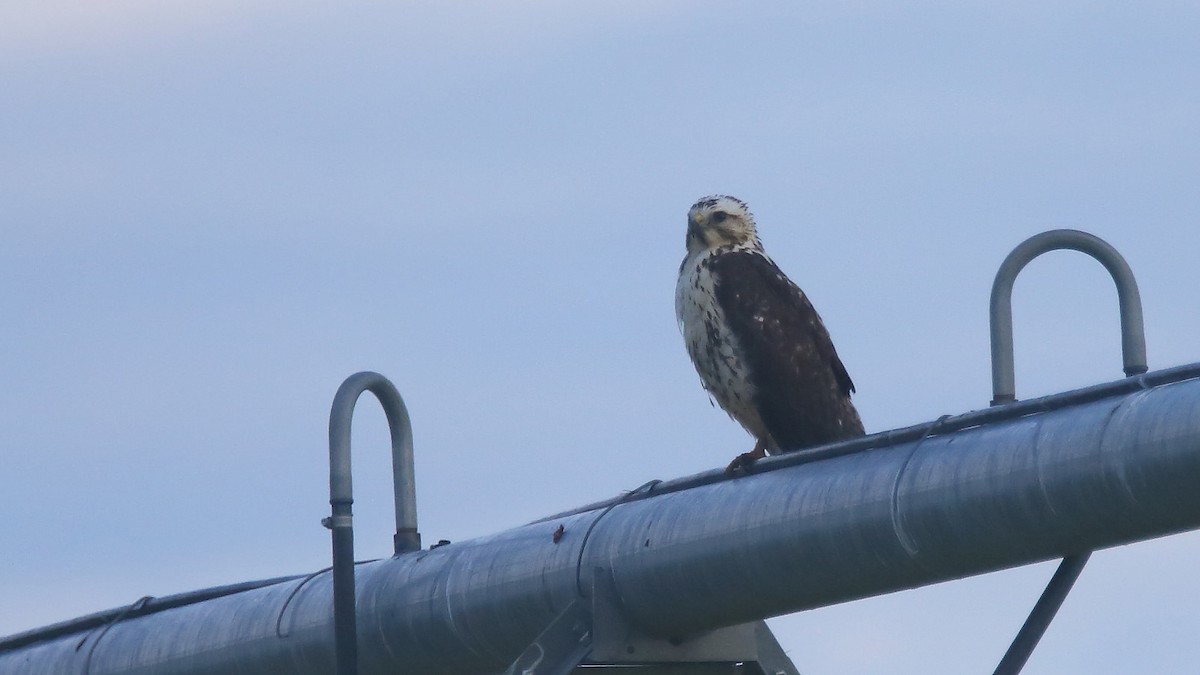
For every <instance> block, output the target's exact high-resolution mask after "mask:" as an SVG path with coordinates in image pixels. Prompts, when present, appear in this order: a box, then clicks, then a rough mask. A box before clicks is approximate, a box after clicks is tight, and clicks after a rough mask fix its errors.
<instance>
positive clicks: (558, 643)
mask: <svg viewBox="0 0 1200 675" xmlns="http://www.w3.org/2000/svg"><path fill="white" fill-rule="evenodd" d="M591 624H592V621H591V617H590V616H588V612H587V610H586V609H585V608H584V607H583V606H582V605H580V604H579V602H578V601H576V602H572V603H571V604H569V605H567V608H566V609H564V610H563V611H562V612H561V613H560V614H559V615H558V616H557V617H556V618H555V619H554V621H551V622H550V625H549V626H546V630H544V631H542V634H541V635H539V636H538V637H537V639H536V640H534V641H533V643H532V644H530V645H529V646H528V647H526V648H525V651H523V652H521V655H520V656H518V657H517V660H516V661H513V663H512V665H511V666H509V667H508V669H507V670H505V671H504V675H567V673H570V672H571V671H573V670H575V667H576V666H578V665H579V664H580V663H582V662H583V660H584V659H585V658H587V655H588V652H589V651H591V648H592V627H591Z"/></svg>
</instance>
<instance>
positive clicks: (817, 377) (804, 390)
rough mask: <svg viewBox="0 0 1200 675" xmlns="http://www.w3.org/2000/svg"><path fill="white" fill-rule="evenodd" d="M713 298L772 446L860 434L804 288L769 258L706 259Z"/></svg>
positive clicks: (838, 365)
mask: <svg viewBox="0 0 1200 675" xmlns="http://www.w3.org/2000/svg"><path fill="white" fill-rule="evenodd" d="M711 264H712V270H713V272H714V274H715V275H716V280H717V283H716V289H715V290H716V296H717V302H718V303H720V305H721V308H722V310H723V311H724V314H725V319H726V321H727V322H728V323H729V328H730V330H731V331H732V332H733V334H734V335H735V336H736V337H737V339H738V343H739V344H740V345H741V347H742V349H743V351H744V352H745V357H746V363H747V365H748V367H749V369H750V373H751V376H752V379H753V382H754V385H755V387H756V389H757V394H756V397H755V403H756V405H757V407H758V410H759V414H760V415H761V416H762V419H763V422H764V423H765V424H766V426H767V429H768V431H770V433H771V436H772V437H773V439H774V440H775V443H776V444H777V445H778V446H779V449H783V450H792V449H796V448H802V447H807V446H811V445H819V444H822V443H829V442H832V441H836V440H841V439H844V438H851V437H854V436H861V435H862V434H863V425H862V421H861V420H860V419H859V417H858V412H857V411H856V410H855V409H854V405H853V404H852V403H850V393H851V392H853V391H854V382H853V381H851V379H850V375H849V373H847V372H846V367H845V366H844V365H842V361H841V359H839V358H838V355H837V350H835V349H834V347H833V341H832V340H831V339H830V338H829V332H828V331H826V330H825V325H824V324H823V323H822V322H821V317H820V316H819V315H818V314H817V311H816V310H815V309H813V306H812V303H810V302H809V301H808V298H807V297H806V296H805V295H804V293H803V292H802V291H801V290H800V289H799V288H798V287H797V286H796V284H794V283H792V282H791V280H790V279H788V278H787V276H785V275H784V273H783V272H782V271H780V269H779V268H778V267H777V266H776V265H775V263H773V262H771V261H770V260H769V259H768V258H766V257H764V256H761V255H757V254H754V253H741V252H739V253H728V254H725V255H721V256H717V257H716V258H714V259H713V260H712V263H711Z"/></svg>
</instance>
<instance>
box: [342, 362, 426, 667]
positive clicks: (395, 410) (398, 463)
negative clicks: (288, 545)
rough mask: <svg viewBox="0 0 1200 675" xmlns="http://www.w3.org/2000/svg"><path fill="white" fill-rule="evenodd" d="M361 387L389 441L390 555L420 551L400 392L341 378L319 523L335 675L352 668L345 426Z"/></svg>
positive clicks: (383, 382)
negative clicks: (326, 557) (378, 410)
mask: <svg viewBox="0 0 1200 675" xmlns="http://www.w3.org/2000/svg"><path fill="white" fill-rule="evenodd" d="M364 391H369V392H371V393H372V394H375V398H377V399H379V403H380V405H382V406H383V412H384V414H385V415H387V421H388V428H389V430H390V432H391V440H392V484H393V485H392V487H393V492H394V499H395V502H394V506H395V510H396V534H395V536H394V537H393V538H392V545H393V548H394V550H395V552H396V555H400V554H401V553H407V552H409V551H416V550H420V548H421V535H420V533H419V532H418V531H417V495H416V479H415V476H414V471H413V447H412V422H411V421H410V420H409V417H408V408H407V407H405V405H404V399H403V398H401V397H400V392H398V391H396V387H395V386H394V385H393V384H392V383H391V382H390V381H388V379H387V378H386V377H384V376H383V375H380V374H379V373H373V372H368V371H364V372H360V373H355V374H354V375H351V376H350V377H348V378H346V381H345V382H342V386H340V387H338V390H337V394H335V395H334V397H333V407H332V409H331V410H330V412H329V504H330V506H331V509H332V513H331V514H330V516H329V517H328V518H325V519H323V520H322V521H321V524H322V525H324V526H325V527H327V528H329V529H330V531H331V534H332V537H333V619H334V620H333V626H334V644H335V650H336V652H337V672H338V675H356V674H357V672H358V622H357V618H356V614H355V592H354V522H353V518H354V517H353V512H352V511H353V509H352V505H353V504H354V488H353V485H352V482H351V470H350V429H351V425H352V422H353V419H354V406H355V405H356V404H357V403H358V398H359V396H361V395H362V393H363V392H364Z"/></svg>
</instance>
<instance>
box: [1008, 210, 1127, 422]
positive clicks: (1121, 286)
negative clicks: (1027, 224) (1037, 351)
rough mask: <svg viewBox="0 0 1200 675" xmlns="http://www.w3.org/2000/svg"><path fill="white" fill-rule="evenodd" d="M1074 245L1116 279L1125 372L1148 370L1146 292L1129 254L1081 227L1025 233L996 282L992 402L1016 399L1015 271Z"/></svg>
mask: <svg viewBox="0 0 1200 675" xmlns="http://www.w3.org/2000/svg"><path fill="white" fill-rule="evenodd" d="M1061 249H1070V250H1073V251H1079V252H1080V253H1086V254H1088V255H1089V256H1091V257H1092V258H1094V259H1096V260H1097V261H1098V262H1099V263H1100V264H1101V265H1104V268H1105V269H1107V270H1108V273H1109V274H1110V275H1112V278H1113V282H1114V283H1116V285H1117V302H1118V304H1119V306H1120V311H1121V354H1122V357H1123V359H1124V362H1125V363H1124V366H1125V374H1126V375H1128V376H1132V375H1141V374H1142V373H1144V372H1146V331H1145V328H1144V326H1143V321H1142V298H1141V295H1140V294H1139V293H1138V287H1137V281H1135V280H1134V278H1133V271H1132V270H1131V269H1130V268H1129V264H1128V263H1126V262H1125V258H1124V257H1122V256H1121V254H1120V253H1118V252H1117V249H1115V248H1113V247H1112V246H1110V245H1109V244H1108V242H1106V241H1104V240H1103V239H1101V238H1099V237H1097V236H1095V235H1092V234H1088V233H1087V232H1080V231H1079V230H1050V231H1049V232H1043V233H1041V234H1038V235H1034V236H1032V237H1030V238H1029V239H1026V240H1025V241H1024V242H1022V243H1021V244H1020V245H1019V246H1017V247H1016V248H1014V249H1013V250H1012V253H1009V254H1008V257H1007V258H1005V259H1004V262H1003V263H1001V265H1000V270H999V271H998V272H996V280H995V281H994V282H992V301H991V332H992V405H1000V404H1003V403H1009V402H1011V401H1015V400H1016V382H1015V380H1016V376H1015V375H1014V369H1013V328H1012V292H1013V283H1014V282H1015V281H1016V280H1017V275H1018V274H1019V273H1020V272H1021V270H1022V269H1024V268H1025V265H1027V264H1029V261H1031V260H1033V259H1034V258H1036V257H1038V256H1039V255H1041V254H1043V253H1046V252H1048V251H1056V250H1061Z"/></svg>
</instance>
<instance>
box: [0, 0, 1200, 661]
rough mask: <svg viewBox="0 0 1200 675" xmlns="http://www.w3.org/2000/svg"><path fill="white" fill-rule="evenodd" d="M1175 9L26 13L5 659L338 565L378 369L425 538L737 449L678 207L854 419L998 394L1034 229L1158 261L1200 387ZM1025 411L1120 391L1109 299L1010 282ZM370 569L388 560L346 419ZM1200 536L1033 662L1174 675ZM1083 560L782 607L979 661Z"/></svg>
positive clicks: (1187, 141) (17, 172)
mask: <svg viewBox="0 0 1200 675" xmlns="http://www.w3.org/2000/svg"><path fill="white" fill-rule="evenodd" d="M1197 35H1200V8H1197V7H1196V6H1195V5H1194V4H1192V3H1183V2H1141V3H1125V4H1114V3H1108V4H1105V5H1097V4H1096V3H1085V2H1060V3H1053V2H1052V3H1045V2H1039V3H1035V2H1004V3H956V2H906V3H864V2H847V3H836V4H835V3H829V4H824V5H815V4H812V3H788V2H775V3H736V4H734V3H717V2H690V3H684V2H657V3H653V4H652V5H651V3H645V2H633V1H624V2H610V3H605V4H604V5H603V6H587V7H581V6H580V3H565V2H550V1H548V0H542V1H529V2H516V3H508V6H507V7H505V8H502V9H501V8H498V7H496V6H492V5H490V4H488V3H453V2H425V3H414V2H398V3H355V2H350V3H338V4H337V5H336V6H335V5H331V4H329V3H313V2H276V1H268V0H242V1H239V2H208V3H203V5H201V4H200V3H193V4H192V5H190V6H187V5H185V4H184V3H161V2H154V1H151V0H115V1H114V2H107V3H93V2H81V1H78V0H39V1H38V2H32V1H28V0H9V1H8V2H6V3H4V4H3V5H2V6H0V92H3V94H2V99H0V101H2V102H3V104H2V105H0V231H2V232H3V239H2V241H3V246H0V310H2V311H3V315H4V317H5V325H6V327H7V328H6V330H4V331H3V332H0V374H2V379H3V381H4V382H5V385H6V386H4V387H3V388H2V389H0V467H3V470H2V473H0V475H2V476H3V479H4V484H5V486H6V487H5V489H4V490H3V491H0V515H2V516H3V519H4V523H5V525H4V526H3V532H4V533H5V536H4V543H3V545H2V546H0V634H8V633H12V632H16V631H19V630H23V629H27V628H32V627H35V626H39V625H43V624H46V623H49V622H53V621H57V620H60V619H65V618H70V617H74V616H78V615H81V614H85V613H88V612H91V611H95V610H98V609H103V608H107V607H112V606H117V605H122V604H125V603H128V602H131V601H133V600H135V599H137V598H138V597H140V596H142V595H147V594H151V595H165V594H169V593H173V592H179V591H186V590H191V589H195V588H200V587H204V586H210V585H215V584H221V583H227V582H234V581H241V580H246V579H252V578H261V577H269V576H275V575H279V574H287V573H299V572H307V571H311V570H314V569H318V568H321V567H324V566H326V565H327V564H328V555H329V538H328V533H327V531H326V530H324V529H322V528H321V527H320V525H319V520H320V518H321V517H322V516H324V515H325V514H326V513H327V510H328V504H327V499H328V493H327V474H326V470H327V459H326V457H327V455H326V453H327V449H326V446H325V443H326V424H327V414H328V407H329V403H330V401H331V399H332V397H333V393H334V391H335V390H336V388H337V386H338V384H339V383H340V382H341V380H342V379H343V378H344V377H345V376H348V375H350V374H351V373H353V372H355V371H357V370H362V369H372V370H377V371H380V372H382V373H384V374H385V375H387V376H389V377H391V378H392V379H393V381H394V382H395V383H396V384H397V385H398V387H399V388H400V390H401V392H402V393H403V394H404V396H405V397H406V399H407V401H408V404H409V407H410V410H411V412H412V416H413V421H414V425H415V430H416V454H417V460H416V461H417V472H418V476H417V482H418V503H419V516H420V520H421V530H422V532H423V534H424V536H425V538H426V540H427V541H431V542H432V541H436V540H437V539H440V538H446V539H453V540H460V539H464V538H468V537H473V536H477V535H483V534H487V533H490V532H493V531H497V530H500V529H504V528H507V527H511V526H515V525H519V524H522V523H524V522H527V521H529V520H532V519H534V518H537V517H540V516H543V515H547V514H549V513H553V512H557V511H561V510H564V509H567V508H570V507H573V506H577V505H581V504H583V503H586V502H589V501H593V500H595V499H600V498H604V497H608V496H611V495H615V494H617V493H618V492H620V491H621V490H624V489H629V488H632V487H636V486H637V485H640V484H642V483H644V482H645V481H646V480H648V479H651V478H663V479H666V478H672V477H677V476H681V475H685V474H690V473H694V472H697V471H701V470H706V469H710V468H713V467H716V466H721V465H724V463H725V462H727V461H728V460H729V458H730V457H732V456H733V455H734V454H737V453H738V452H742V451H744V450H747V449H749V447H750V445H751V444H752V441H751V439H750V438H749V437H748V436H746V435H745V433H744V432H743V431H742V430H741V429H740V428H739V427H738V426H737V425H736V424H734V423H733V422H731V421H729V420H728V419H727V418H726V417H725V415H724V414H722V413H720V412H719V411H715V410H713V409H712V408H711V407H710V406H709V403H708V401H707V399H706V397H705V396H704V394H703V392H702V391H701V389H700V385H699V381H698V379H697V377H696V376H695V373H694V372H693V370H692V367H691V365H690V364H689V363H688V361H687V357H686V355H685V353H684V350H683V346H682V342H681V340H680V338H679V335H678V331H677V329H676V326H675V319H674V314H673V291H674V280H675V273H676V269H677V266H678V263H679V260H680V259H681V258H682V255H683V235H684V228H685V222H684V215H685V213H686V210H687V207H688V206H689V205H690V204H691V203H692V201H694V200H695V199H696V198H697V197H700V196H702V195H706V194H709V193H713V192H725V193H730V194H734V195H737V196H739V197H741V198H743V199H745V200H747V201H748V202H749V203H750V206H751V208H752V209H753V210H754V211H755V213H756V214H757V216H758V219H759V226H760V231H761V234H762V238H763V240H764V242H765V244H766V246H767V248H768V250H769V251H770V252H771V253H772V255H773V256H774V257H775V258H776V260H777V261H778V262H779V263H780V265H781V266H782V267H783V268H784V269H785V270H786V271H788V272H789V273H790V274H791V276H792V277H793V279H795V280H796V281H797V282H798V283H800V284H801V286H803V287H804V288H805V289H806V290H807V291H808V292H809V294H810V296H811V297H812V299H813V301H814V302H815V303H816V305H817V307H818V309H819V310H820V311H821V313H822V314H823V315H824V317H825V320H826V323H827V324H828V325H829V327H830V330H831V332H832V333H833V337H834V339H835V341H836V342H837V344H838V347H839V351H840V352H841V354H842V356H843V358H844V360H845V362H846V364H847V367H848V368H849V370H850V372H851V374H852V376H853V377H854V380H855V382H856V383H857V385H858V388H859V392H860V393H859V395H858V397H857V399H856V400H857V402H858V405H859V408H860V410H861V412H862V415H863V418H864V420H865V422H866V424H867V427H868V430H869V431H880V430H884V429H888V428H892V427H895V426H900V425H904V424H909V423H914V422H919V421H924V420H929V419H933V418H936V417H937V416H939V415H941V414H944V413H957V412H963V411H966V410H969V409H973V408H979V407H984V406H986V405H987V402H988V399H989V397H990V383H989V379H988V378H989V366H988V345H987V298H988V290H989V287H990V284H991V280H992V276H993V274H994V272H995V269H996V267H997V266H998V265H999V263H1000V261H1001V259H1003V257H1004V255H1005V254H1006V253H1007V252H1008V250H1009V249H1011V247H1012V246H1014V245H1016V244H1017V243H1019V242H1020V241H1021V240H1022V239H1024V238H1025V237H1027V236H1029V235H1032V234H1034V233H1036V232H1038V231H1041V230H1045V229H1050V228H1055V227H1077V228H1081V229H1086V230H1089V231H1091V232H1093V233H1095V234H1097V235H1099V236H1101V237H1104V238H1105V239H1107V240H1108V241H1109V242H1110V243H1112V244H1113V245H1114V246H1116V247H1117V248H1118V249H1119V250H1121V251H1122V252H1123V253H1124V254H1125V256H1126V257H1127V258H1128V260H1129V262H1130V264H1131V265H1132V266H1133V269H1134V272H1135V273H1136V274H1137V277H1138V280H1139V282H1140V284H1141V289H1142V294H1143V297H1144V301H1145V306H1146V321H1147V325H1146V332H1147V338H1148V341H1149V358H1150V365H1151V367H1152V368H1161V367H1166V366H1171V365H1177V364H1181V363H1188V362H1192V361H1196V360H1198V359H1200V347H1198V346H1197V343H1196V339H1195V336H1196V335H1197V334H1198V333H1200V306H1198V305H1200V302H1198V301H1197V295H1196V291H1195V288H1196V284H1195V280H1194V278H1193V275H1192V272H1193V269H1194V266H1195V261H1196V259H1197V252H1198V251H1200V231H1198V228H1197V224H1198V223H1200V190H1197V188H1196V186H1197V185H1200V134H1197V125H1198V124H1200V123H1198V122H1197V120H1200V41H1198V40H1197V37H1196V36H1197ZM1015 312H1016V324H1017V335H1016V339H1017V361H1018V372H1017V388H1018V394H1019V395H1021V396H1023V397H1029V396H1033V395H1038V394H1046V393H1051V392H1055V391H1060V390H1064V389H1068V388H1072V387H1075V386H1081V385H1085V384H1090V383H1093V382H1098V381H1104V380H1109V379H1115V378H1116V377H1119V376H1120V355H1119V340H1118V336H1117V328H1116V327H1117V322H1116V302H1115V293H1114V292H1113V291H1112V289H1111V287H1110V284H1109V282H1108V280H1107V278H1106V276H1105V274H1104V272H1103V271H1102V269H1101V268H1100V267H1099V266H1098V265H1096V264H1094V263H1091V262H1090V261H1087V260H1086V259H1084V258H1083V257H1082V256H1079V255H1077V254H1071V253H1058V254H1053V255H1050V256H1047V257H1046V258H1045V259H1041V260H1039V261H1037V262H1035V263H1034V264H1032V265H1031V266H1030V268H1029V269H1028V270H1027V272H1026V275H1025V276H1023V277H1022V279H1021V280H1020V282H1019V283H1018V285H1017V289H1016V300H1015ZM355 432H356V445H355V451H356V469H357V472H358V473H357V475H356V476H355V488H356V496H357V498H358V499H357V503H356V515H357V516H358V518H357V519H356V523H357V526H358V534H357V542H358V553H359V556H360V557H362V558H367V557H376V556H380V555H386V554H387V553H388V552H389V547H390V535H389V526H390V523H389V519H390V502H389V495H390V492H389V489H390V488H389V481H390V476H389V472H388V470H387V466H388V461H387V457H386V444H385V439H384V433H383V432H384V427H383V421H382V414H380V413H379V412H378V410H377V409H376V407H375V406H374V405H373V403H372V404H370V405H364V406H363V407H362V409H361V411H360V413H359V415H358V419H357V421H356V426H355ZM1198 556H1200V536H1197V535H1184V536H1177V537H1173V538H1169V539H1165V540H1160V541H1157V542H1151V543H1146V544H1140V545H1135V546H1131V547H1126V548H1122V549H1118V550H1112V551H1104V552H1100V553H1098V554H1097V555H1096V556H1094V557H1093V560H1092V562H1091V564H1090V565H1089V567H1088V568H1087V570H1086V571H1085V572H1084V575H1083V577H1082V579H1081V580H1080V582H1079V586H1078V588H1077V591H1076V592H1075V593H1074V594H1073V595H1072V596H1071V598H1070V599H1069V600H1068V601H1067V604H1066V606H1065V607H1064V609H1063V611H1062V613H1061V615H1060V618H1059V619H1058V621H1056V623H1055V624H1054V625H1053V627H1052V628H1051V631H1050V633H1049V634H1048V636H1047V638H1046V640H1045V641H1044V643H1043V645H1042V646H1041V647H1040V648H1039V650H1038V651H1037V652H1036V653H1035V655H1034V657H1033V659H1032V660H1031V662H1030V665H1029V667H1028V668H1027V670H1026V672H1027V673H1030V674H1031V675H1033V674H1037V673H1072V672H1078V673H1083V672H1132V671H1134V670H1137V671H1140V672H1189V671H1191V670H1194V664H1195V663H1196V662H1198V661H1200V643H1197V641H1196V640H1195V639H1194V633H1195V628H1196V619H1195V616H1194V608H1195V607H1196V605H1197V604H1198V603H1200V584H1198V583H1197V582H1196V581H1195V579H1194V569H1195V561H1196V559H1197V557H1198ZM1051 571H1052V566H1049V565H1039V566H1034V567H1031V568H1024V569H1020V570H1013V571H1009V572H1004V573H999V574H992V575H986V576H983V577H978V578H975V579H971V580H967V581H961V582H955V583H950V584H943V585H939V586H936V587H932V588H927V589H920V590H916V591H909V592H904V593H899V594H894V595H891V596H886V597H883V598H877V599H871V600H865V601H860V602H855V603H851V604H848V605H844V606H838V607H832V608H827V609H822V610H816V611H811V612H806V613H803V614H799V615H794V616H792V617H788V618H786V619H780V620H777V621H774V622H773V625H774V626H775V628H776V631H777V633H778V635H779V637H780V639H781V641H782V642H783V644H784V646H785V648H787V649H788V650H790V653H791V655H792V657H793V659H794V660H795V661H796V663H797V665H798V666H799V667H800V669H801V670H802V671H803V672H805V673H814V674H818V675H819V674H820V673H877V672H889V673H928V672H945V673H952V672H953V673H958V672H990V670H991V668H992V667H994V665H995V663H996V661H997V660H998V659H999V657H1000V655H1001V653H1002V652H1003V650H1004V648H1005V647H1006V646H1007V644H1008V641H1009V640H1010V639H1011V637H1012V635H1013V634H1014V632H1015V631H1016V629H1017V628H1018V626H1019V625H1020V622H1021V620H1022V619H1023V617H1024V614H1025V612H1026V611H1027V610H1028V608H1029V607H1030V606H1031V604H1032V602H1033V601H1034V599H1035V598H1036V597H1037V595H1038V593H1039V592H1040V591H1041V588H1042V585H1043V583H1044V581H1045V580H1046V579H1047V578H1048V577H1049V575H1050V573H1051Z"/></svg>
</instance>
